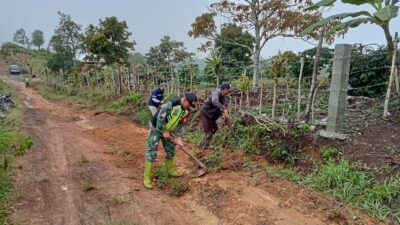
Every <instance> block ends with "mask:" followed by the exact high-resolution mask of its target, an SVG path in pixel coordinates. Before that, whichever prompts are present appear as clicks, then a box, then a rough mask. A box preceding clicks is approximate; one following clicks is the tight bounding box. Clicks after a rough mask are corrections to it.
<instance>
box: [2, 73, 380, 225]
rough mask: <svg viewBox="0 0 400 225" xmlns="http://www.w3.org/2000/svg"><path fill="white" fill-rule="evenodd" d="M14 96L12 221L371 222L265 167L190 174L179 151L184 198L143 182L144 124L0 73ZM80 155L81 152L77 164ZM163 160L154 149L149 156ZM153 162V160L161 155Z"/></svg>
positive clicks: (189, 164)
mask: <svg viewBox="0 0 400 225" xmlns="http://www.w3.org/2000/svg"><path fill="white" fill-rule="evenodd" d="M0 79H3V80H6V81H7V82H8V83H10V84H12V85H14V86H15V88H16V90H17V91H18V92H20V93H21V96H22V100H23V111H24V122H23V128H24V130H26V131H27V132H28V133H29V134H30V135H32V136H33V137H34V139H35V145H34V147H33V149H32V150H31V151H30V152H29V153H28V154H26V155H25V156H23V157H21V158H20V159H19V160H18V162H17V165H16V177H15V193H14V200H13V214H12V220H13V221H16V222H18V223H20V224H32V225H35V224H38V225H39V224H40V225H44V224H68V225H70V224H72V225H73V224H96V223H97V222H99V221H108V220H110V219H112V220H113V219H123V218H124V219H127V220H130V221H135V222H137V223H138V224H192V225H194V224H202V225H203V224H260V225H261V224H282V225H285V224H302V225H306V224H309V225H314V224H348V223H351V222H355V221H359V222H360V221H361V224H376V223H375V222H373V221H372V220H370V219H368V218H367V217H365V216H364V215H362V214H359V215H348V214H349V213H347V212H348V210H349V208H348V207H346V206H344V205H343V204H341V203H339V202H335V201H333V200H330V199H328V198H326V197H323V196H321V195H320V194H318V193H315V192H312V191H309V190H307V189H305V188H303V187H301V186H298V185H294V184H292V183H291V182H288V181H284V180H283V181H279V180H271V179H269V178H268V177H266V175H265V174H264V173H256V174H253V173H252V172H249V171H233V170H226V171H224V172H218V173H217V172H212V173H209V174H207V175H206V176H205V177H202V178H192V175H191V171H192V169H191V168H193V164H192V163H191V162H190V160H189V159H188V158H187V157H186V156H184V155H183V154H181V153H180V152H178V154H177V164H178V165H179V168H180V169H181V170H184V171H185V172H186V175H185V177H184V178H183V181H184V182H186V183H187V184H188V186H189V188H190V190H189V192H188V193H186V194H185V195H184V196H183V197H179V198H176V197H170V196H169V195H168V194H167V193H166V192H165V191H163V190H160V189H155V190H145V189H144V188H143V186H142V173H143V161H144V153H145V139H146V136H147V130H146V129H145V128H141V127H138V126H136V125H134V124H132V123H129V122H128V121H126V120H124V119H122V118H119V117H115V116H111V115H108V114H104V113H100V114H99V113H97V112H96V111H93V110H86V109H82V108H80V107H78V106H74V105H68V104H65V103H60V102H49V101H47V100H45V99H44V98H43V97H42V96H41V95H39V94H38V93H37V92H35V91H33V90H32V89H26V88H25V87H23V85H22V83H19V82H16V81H13V80H11V79H10V77H9V76H7V75H2V76H1V75H0ZM84 158H87V159H88V162H87V163H85V161H84V160H83V159H84ZM158 158H159V159H160V161H162V160H161V159H163V155H162V151H160V154H159V156H158ZM160 163H161V162H158V164H160Z"/></svg>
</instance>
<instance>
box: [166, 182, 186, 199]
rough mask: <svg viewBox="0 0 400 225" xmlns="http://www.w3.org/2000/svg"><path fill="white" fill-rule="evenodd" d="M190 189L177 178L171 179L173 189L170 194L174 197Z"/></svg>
mask: <svg viewBox="0 0 400 225" xmlns="http://www.w3.org/2000/svg"><path fill="white" fill-rule="evenodd" d="M188 190H189V187H188V186H187V185H186V184H185V183H183V182H181V181H179V180H176V179H172V180H171V190H170V191H169V195H172V196H174V197H180V196H182V195H183V194H185V193H186V192H187V191H188Z"/></svg>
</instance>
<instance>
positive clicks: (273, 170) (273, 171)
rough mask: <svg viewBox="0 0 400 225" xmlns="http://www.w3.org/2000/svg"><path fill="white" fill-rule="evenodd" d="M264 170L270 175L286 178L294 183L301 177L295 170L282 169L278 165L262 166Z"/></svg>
mask: <svg viewBox="0 0 400 225" xmlns="http://www.w3.org/2000/svg"><path fill="white" fill-rule="evenodd" d="M263 169H264V171H265V172H266V173H267V174H269V175H270V176H273V177H277V178H281V179H287V180H290V181H293V182H295V183H301V182H302V177H301V176H300V175H299V174H298V173H297V172H295V171H293V170H290V169H284V168H281V167H278V166H274V167H264V168H263Z"/></svg>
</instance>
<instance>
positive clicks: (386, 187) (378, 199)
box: [305, 159, 400, 220]
mask: <svg viewBox="0 0 400 225" xmlns="http://www.w3.org/2000/svg"><path fill="white" fill-rule="evenodd" d="M373 175H374V174H373V172H370V171H362V170H361V169H360V167H359V166H358V165H357V164H353V165H351V164H350V163H349V161H348V160H345V159H341V160H340V161H339V162H338V163H335V162H334V161H328V162H327V163H326V164H321V165H319V166H318V167H317V168H316V170H315V171H314V172H313V173H311V174H309V175H308V176H306V177H305V184H306V185H308V186H309V187H311V188H314V189H317V190H320V191H322V192H323V193H325V194H328V195H330V196H332V197H334V198H337V199H341V200H344V201H346V202H350V203H352V204H354V205H355V206H357V207H358V208H360V209H363V210H365V211H367V212H368V213H369V214H370V215H372V216H373V217H375V218H378V219H381V220H385V219H386V220H394V219H396V220H398V219H399V218H400V177H397V178H395V179H394V180H392V181H386V182H383V183H376V182H374V181H373Z"/></svg>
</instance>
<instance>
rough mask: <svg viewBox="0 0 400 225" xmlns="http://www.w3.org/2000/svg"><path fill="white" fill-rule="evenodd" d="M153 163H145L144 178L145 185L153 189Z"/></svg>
mask: <svg viewBox="0 0 400 225" xmlns="http://www.w3.org/2000/svg"><path fill="white" fill-rule="evenodd" d="M152 165H153V163H151V162H145V163H144V176H143V185H144V186H145V187H146V188H148V189H152V188H153V182H152V181H151V166H152Z"/></svg>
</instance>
